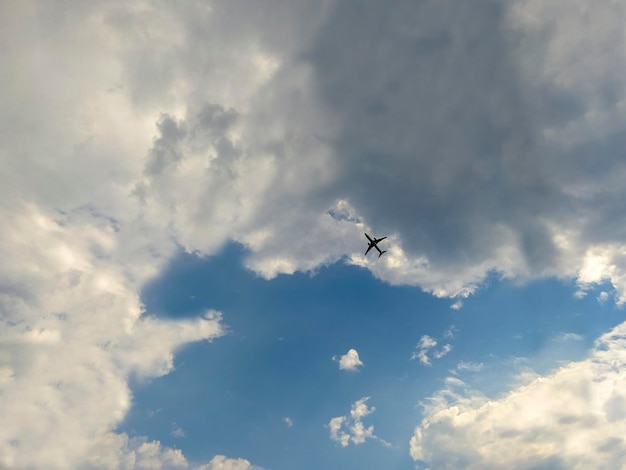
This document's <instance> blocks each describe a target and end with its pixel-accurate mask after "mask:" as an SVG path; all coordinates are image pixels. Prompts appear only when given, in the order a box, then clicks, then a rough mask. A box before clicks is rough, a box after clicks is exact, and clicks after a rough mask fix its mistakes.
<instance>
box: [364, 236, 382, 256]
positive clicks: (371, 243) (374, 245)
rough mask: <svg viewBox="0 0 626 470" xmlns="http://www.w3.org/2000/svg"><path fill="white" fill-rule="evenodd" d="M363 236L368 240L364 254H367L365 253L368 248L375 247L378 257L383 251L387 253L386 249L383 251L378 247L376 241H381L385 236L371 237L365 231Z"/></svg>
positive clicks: (368, 250)
mask: <svg viewBox="0 0 626 470" xmlns="http://www.w3.org/2000/svg"><path fill="white" fill-rule="evenodd" d="M365 236H366V237H367V239H368V240H369V241H370V244H369V246H368V247H367V251H366V252H365V256H367V254H368V253H369V252H370V250H371V249H372V248H376V249H377V250H378V257H379V258H380V257H381V256H382V255H383V253H387V250H385V251H380V248H378V242H380V241H383V240H384V239H385V238H387V237H383V238H371V237H370V236H369V235H368V234H367V233H366V234H365Z"/></svg>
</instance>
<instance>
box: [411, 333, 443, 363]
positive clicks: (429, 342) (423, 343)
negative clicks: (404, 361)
mask: <svg viewBox="0 0 626 470" xmlns="http://www.w3.org/2000/svg"><path fill="white" fill-rule="evenodd" d="M450 331H451V330H448V331H447V332H446V333H447V334H448V336H447V337H453V336H451V335H452V334H453V333H450ZM444 336H445V335H444ZM436 346H437V341H436V340H435V339H433V338H432V337H430V336H428V335H424V336H422V337H421V338H420V340H419V342H418V343H417V346H415V348H416V349H417V351H414V352H413V354H411V360H414V359H419V361H420V363H422V364H423V365H425V366H429V365H431V362H430V359H431V357H432V358H434V359H441V358H442V357H443V356H445V355H446V354H448V353H449V352H450V351H452V345H451V344H444V345H443V347H441V348H440V349H438V350H435V349H434V348H435V347H436ZM430 351H432V354H431V356H429V355H428V354H429V352H430Z"/></svg>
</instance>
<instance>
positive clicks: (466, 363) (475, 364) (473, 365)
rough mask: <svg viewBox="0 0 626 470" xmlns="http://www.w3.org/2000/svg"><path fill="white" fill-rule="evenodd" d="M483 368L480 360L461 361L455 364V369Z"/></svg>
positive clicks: (473, 370)
mask: <svg viewBox="0 0 626 470" xmlns="http://www.w3.org/2000/svg"><path fill="white" fill-rule="evenodd" d="M484 368H485V364H483V363H482V362H471V361H461V362H459V363H458V364H457V365H456V370H457V371H459V372H460V371H468V372H480V371H481V370H483V369H484Z"/></svg>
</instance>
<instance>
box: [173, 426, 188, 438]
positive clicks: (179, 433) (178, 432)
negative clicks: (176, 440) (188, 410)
mask: <svg viewBox="0 0 626 470" xmlns="http://www.w3.org/2000/svg"><path fill="white" fill-rule="evenodd" d="M170 435H171V436H172V437H185V431H184V430H183V428H181V427H180V426H179V425H178V424H176V423H172V426H171V428H170Z"/></svg>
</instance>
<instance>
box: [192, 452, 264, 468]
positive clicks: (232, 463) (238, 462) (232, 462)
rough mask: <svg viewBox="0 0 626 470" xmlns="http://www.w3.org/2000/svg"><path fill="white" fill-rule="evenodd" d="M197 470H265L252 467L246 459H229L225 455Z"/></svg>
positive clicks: (216, 457)
mask: <svg viewBox="0 0 626 470" xmlns="http://www.w3.org/2000/svg"><path fill="white" fill-rule="evenodd" d="M195 470H263V469H262V468H261V467H257V466H256V465H252V464H251V463H250V462H249V461H248V460H246V459H229V458H227V457H225V456H223V455H216V456H215V457H213V458H212V459H211V461H210V462H209V463H208V464H205V465H201V466H199V467H196V468H195Z"/></svg>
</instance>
